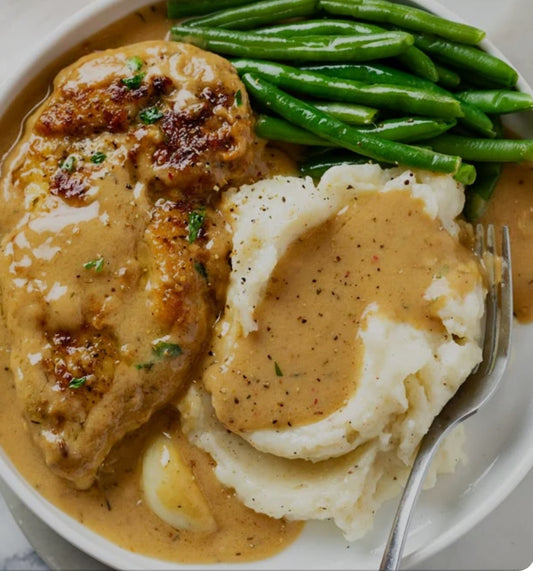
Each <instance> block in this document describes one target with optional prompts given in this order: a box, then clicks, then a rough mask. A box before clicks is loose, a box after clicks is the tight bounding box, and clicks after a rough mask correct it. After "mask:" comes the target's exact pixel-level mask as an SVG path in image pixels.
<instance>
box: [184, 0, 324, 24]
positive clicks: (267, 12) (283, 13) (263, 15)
mask: <svg viewBox="0 0 533 571" xmlns="http://www.w3.org/2000/svg"><path fill="white" fill-rule="evenodd" d="M191 3H193V4H194V0H192V1H191ZM315 9H316V0H263V1H262V2H254V3H253V4H251V5H247V6H240V7H236V8H228V9H226V10H221V11H219V12H215V13H213V14H208V15H207V16H203V17H201V18H194V19H191V20H187V22H186V23H185V24H186V25H187V26H200V27H212V28H230V29H232V30H250V29H252V28H256V27H257V26H263V25H267V24H271V23H272V22H278V21H280V20H285V19H288V18H298V17H304V16H311V15H312V14H313V13H314V12H315Z"/></svg>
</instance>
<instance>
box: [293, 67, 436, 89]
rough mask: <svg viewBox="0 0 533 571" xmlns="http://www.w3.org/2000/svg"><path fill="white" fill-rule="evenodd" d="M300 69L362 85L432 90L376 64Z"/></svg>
mask: <svg viewBox="0 0 533 571" xmlns="http://www.w3.org/2000/svg"><path fill="white" fill-rule="evenodd" d="M300 69H302V70H304V71H314V72H317V73H321V74H323V75H327V76H329V77H336V78H342V79H351V80H353V81H361V82H364V83H370V84H373V83H379V84H387V85H403V86H406V87H420V88H423V89H431V90H433V87H434V84H433V83H431V82H430V81H425V80H423V79H422V78H420V77H417V76H415V75H412V74H409V73H405V72H404V71H400V70H399V69H395V68H393V67H389V66H387V65H382V64H378V63H370V62H368V63H360V64H349V63H344V64H320V65H304V66H301V67H300Z"/></svg>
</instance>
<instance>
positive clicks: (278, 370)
mask: <svg viewBox="0 0 533 571" xmlns="http://www.w3.org/2000/svg"><path fill="white" fill-rule="evenodd" d="M274 371H275V372H276V377H283V372H282V370H281V369H280V367H279V365H278V364H277V363H276V361H274Z"/></svg>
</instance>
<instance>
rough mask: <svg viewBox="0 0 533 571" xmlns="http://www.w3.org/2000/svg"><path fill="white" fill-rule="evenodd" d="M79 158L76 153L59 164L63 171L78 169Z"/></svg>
mask: <svg viewBox="0 0 533 571" xmlns="http://www.w3.org/2000/svg"><path fill="white" fill-rule="evenodd" d="M77 162H78V161H77V160H76V157H75V156H74V155H70V156H68V157H67V158H66V159H65V160H64V161H63V162H62V163H61V164H60V165H59V166H60V168H61V170H62V171H65V172H69V173H71V172H74V171H75V170H76V165H77Z"/></svg>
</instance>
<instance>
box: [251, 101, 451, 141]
mask: <svg viewBox="0 0 533 571" xmlns="http://www.w3.org/2000/svg"><path fill="white" fill-rule="evenodd" d="M313 106H314V107H316V105H313ZM454 125H455V121H442V120H438V119H426V118H423V117H405V118H401V119H388V120H386V121H382V122H380V123H378V124H377V125H374V126H372V127H358V128H356V130H357V131H358V132H360V133H369V134H371V135H375V136H376V137H380V138H381V139H386V140H388V141H402V142H404V143H405V142H414V141H421V140H423V139H429V138H431V137H436V136H437V135H440V134H442V133H444V132H446V131H448V130H449V129H451V128H452V127H453V126H454ZM255 131H256V133H257V134H258V135H259V136H260V137H262V138H263V139H269V140H272V141H284V142H286V143H295V144H298V145H308V146H322V147H331V146H336V145H333V143H331V142H329V141H326V140H324V139H322V138H320V137H317V136H316V135H313V134H312V133H310V132H309V131H307V130H306V129H300V128H299V127H295V126H294V125H293V124H292V123H290V122H288V121H284V120H283V119H278V118H277V117H269V116H268V115H260V116H259V118H258V120H257V123H256V127H255Z"/></svg>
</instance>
